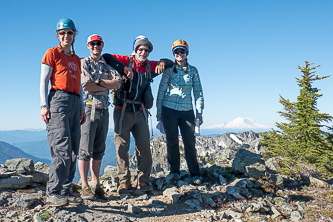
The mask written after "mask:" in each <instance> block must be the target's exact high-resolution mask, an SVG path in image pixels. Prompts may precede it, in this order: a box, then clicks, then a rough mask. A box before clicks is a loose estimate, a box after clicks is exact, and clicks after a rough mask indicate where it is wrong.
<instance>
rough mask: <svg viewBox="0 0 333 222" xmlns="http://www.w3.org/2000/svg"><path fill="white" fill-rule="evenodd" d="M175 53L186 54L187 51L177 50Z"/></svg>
mask: <svg viewBox="0 0 333 222" xmlns="http://www.w3.org/2000/svg"><path fill="white" fill-rule="evenodd" d="M173 53H175V54H185V53H186V51H185V50H175V51H174V52H173Z"/></svg>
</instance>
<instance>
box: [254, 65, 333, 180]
mask: <svg viewBox="0 0 333 222" xmlns="http://www.w3.org/2000/svg"><path fill="white" fill-rule="evenodd" d="M312 65H313V64H310V63H309V62H308V61H305V66H303V67H301V66H298V69H300V70H301V72H302V78H296V80H297V84H298V86H299V87H300V91H299V95H298V97H297V101H296V102H290V101H289V99H285V98H283V97H282V96H280V103H281V104H282V105H283V107H284V108H283V109H284V111H279V112H278V113H279V114H280V115H281V116H283V117H284V118H285V119H286V120H287V121H288V122H287V123H276V126H277V128H278V129H279V130H278V131H277V130H272V131H270V132H268V133H267V134H262V135H263V137H264V139H263V141H262V142H261V145H264V146H266V147H267V149H268V151H267V152H266V153H265V154H264V157H273V156H275V157H276V156H279V157H282V159H283V161H282V165H283V166H284V167H282V170H283V171H284V172H285V173H292V171H294V172H302V171H304V170H305V166H307V167H309V166H310V168H311V167H312V168H314V169H315V171H316V172H317V173H319V175H317V176H323V177H326V176H329V175H332V174H333V150H332V135H333V134H331V133H329V132H327V131H324V130H323V128H324V127H328V126H327V125H326V124H327V123H329V122H331V121H332V120H333V117H332V116H330V115H329V114H326V113H320V112H319V109H318V108H317V100H318V98H320V97H321V96H322V94H319V93H318V92H319V89H318V88H315V87H313V86H312V83H313V82H314V81H316V80H322V79H325V78H328V77H329V76H323V77H319V76H318V75H315V72H316V71H315V69H316V68H318V67H319V66H314V67H311V66H312ZM328 128H329V127H328Z"/></svg>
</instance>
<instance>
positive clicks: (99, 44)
mask: <svg viewBox="0 0 333 222" xmlns="http://www.w3.org/2000/svg"><path fill="white" fill-rule="evenodd" d="M89 45H90V46H92V47H93V46H95V45H97V46H101V45H102V42H100V41H98V42H89Z"/></svg>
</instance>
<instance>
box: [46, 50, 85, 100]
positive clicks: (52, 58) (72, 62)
mask: <svg viewBox="0 0 333 222" xmlns="http://www.w3.org/2000/svg"><path fill="white" fill-rule="evenodd" d="M42 63H44V64H46V65H48V66H51V67H52V68H53V71H52V75H51V89H54V90H64V91H68V92H74V93H77V94H79V93H80V84H81V83H80V78H81V63H80V58H79V57H78V56H77V55H74V56H68V55H66V54H65V53H61V52H60V49H59V46H56V47H53V48H50V49H48V50H47V51H46V52H45V54H44V56H43V59H42Z"/></svg>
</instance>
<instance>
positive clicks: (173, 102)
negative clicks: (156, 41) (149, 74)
mask: <svg viewBox="0 0 333 222" xmlns="http://www.w3.org/2000/svg"><path fill="white" fill-rule="evenodd" d="M171 49H172V52H173V55H174V56H175V65H174V66H173V67H172V68H168V69H166V70H165V72H164V73H163V76H162V80H161V82H160V86H159V89H158V95H157V120H161V121H162V122H163V126H164V130H165V134H166V139H167V159H168V163H169V165H170V174H171V179H172V180H179V173H180V152H179V140H178V127H179V129H180V133H181V136H182V139H183V143H184V150H185V159H186V162H187V166H188V169H189V172H190V175H191V177H192V178H193V183H194V184H197V185H200V184H201V183H202V179H201V176H200V169H199V164H198V160H197V152H196V148H195V136H194V128H195V121H196V120H197V119H198V120H199V122H200V125H201V124H202V110H203V108H204V98H203V92H202V86H201V82H200V77H199V72H198V70H197V68H196V67H194V66H192V65H190V64H188V61H187V55H188V53H189V47H188V44H187V42H186V41H184V40H176V41H175V42H174V43H173V44H172V47H171ZM192 92H193V95H194V102H195V111H196V116H194V111H193V106H192Z"/></svg>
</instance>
